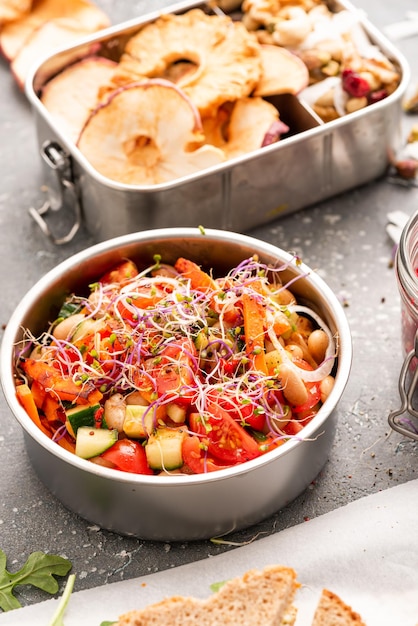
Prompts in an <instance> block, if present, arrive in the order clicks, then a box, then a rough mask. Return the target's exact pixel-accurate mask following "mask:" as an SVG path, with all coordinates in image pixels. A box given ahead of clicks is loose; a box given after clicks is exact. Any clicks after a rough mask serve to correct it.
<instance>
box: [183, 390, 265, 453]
mask: <svg viewBox="0 0 418 626" xmlns="http://www.w3.org/2000/svg"><path fill="white" fill-rule="evenodd" d="M206 409H207V412H208V413H209V417H208V418H207V419H206V420H205V421H203V420H202V418H201V416H200V415H199V414H198V413H191V414H190V426H191V429H192V430H193V431H195V432H196V433H197V434H200V435H203V436H205V437H207V439H208V441H209V443H208V451H209V454H210V455H212V456H214V457H216V458H217V459H219V460H220V461H222V462H223V463H230V464H236V463H244V462H245V461H249V460H251V459H255V458H256V457H258V456H260V450H259V448H258V444H257V442H256V441H255V440H254V439H253V438H252V437H251V435H250V434H249V433H248V432H247V431H246V430H245V429H244V428H243V427H242V426H240V425H239V424H238V423H237V422H236V421H235V420H234V418H233V417H231V416H230V415H229V413H228V411H225V409H223V408H222V407H221V406H220V405H219V404H217V403H216V402H213V401H208V402H207V405H206Z"/></svg>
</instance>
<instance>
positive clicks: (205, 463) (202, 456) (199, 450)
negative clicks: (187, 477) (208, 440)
mask: <svg viewBox="0 0 418 626" xmlns="http://www.w3.org/2000/svg"><path fill="white" fill-rule="evenodd" d="M201 443H202V442H201V440H200V439H199V437H196V436H192V437H186V438H185V439H184V441H183V444H182V455H183V461H184V464H185V465H187V467H188V468H189V469H191V470H192V472H194V473H195V474H204V473H206V472H215V471H217V470H221V469H226V468H227V467H230V466H229V465H220V464H219V463H217V462H216V461H215V460H214V459H212V458H210V457H209V456H208V451H207V450H205V449H204V447H202V445H201Z"/></svg>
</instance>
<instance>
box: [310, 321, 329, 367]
mask: <svg viewBox="0 0 418 626" xmlns="http://www.w3.org/2000/svg"><path fill="white" fill-rule="evenodd" d="M328 344H329V339H328V335H327V334H326V332H324V331H323V330H321V329H317V330H314V331H313V332H312V333H311V334H310V335H309V337H308V349H309V352H310V353H311V355H312V358H313V359H314V360H315V361H316V362H317V363H322V361H323V360H324V358H325V353H326V351H327V348H328Z"/></svg>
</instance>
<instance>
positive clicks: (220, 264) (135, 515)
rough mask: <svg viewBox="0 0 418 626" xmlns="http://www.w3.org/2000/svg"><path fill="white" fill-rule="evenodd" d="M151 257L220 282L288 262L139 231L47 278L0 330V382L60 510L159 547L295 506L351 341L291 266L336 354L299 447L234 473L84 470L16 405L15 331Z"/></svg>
mask: <svg viewBox="0 0 418 626" xmlns="http://www.w3.org/2000/svg"><path fill="white" fill-rule="evenodd" d="M156 253H158V254H161V255H162V257H163V261H164V262H167V263H170V262H174V261H175V260H176V258H177V257H179V256H185V257H188V258H190V259H193V260H194V261H195V262H197V263H199V264H200V265H202V266H204V267H206V268H213V269H214V273H215V275H216V274H218V275H223V274H225V273H226V272H227V271H229V270H230V269H231V268H232V267H234V266H235V265H238V263H239V262H241V261H242V260H243V259H246V258H248V257H250V256H252V255H253V254H255V253H256V254H258V255H259V258H260V261H261V262H264V263H269V264H274V265H278V264H282V263H283V262H288V261H290V260H291V256H290V255H289V254H288V253H286V252H284V251H282V250H280V249H279V248H276V247H274V246H272V245H269V244H267V243H264V242H262V241H259V240H257V239H254V238H251V237H248V236H244V235H239V234H235V233H231V232H227V231H218V230H207V231H206V232H205V234H202V232H201V231H200V230H199V229H197V228H172V229H158V230H151V231H145V232H140V233H134V234H130V235H125V236H122V237H119V238H116V239H112V240H110V241H107V242H104V243H100V244H98V245H95V246H93V247H91V248H89V249H87V250H84V251H83V252H80V253H78V254H76V255H74V256H73V257H71V258H69V259H68V260H66V261H64V262H63V263H61V264H60V265H58V266H57V267H56V268H54V269H53V270H51V271H50V272H49V273H48V274H46V275H45V276H44V277H43V278H42V279H41V280H40V281H39V282H38V283H37V284H36V285H35V286H34V287H33V288H32V289H31V290H30V291H29V292H28V293H27V295H26V296H25V297H24V298H23V299H22V301H21V302H20V304H19V305H18V307H17V308H16V311H15V312H14V314H13V315H12V317H11V319H10V321H9V323H8V325H7V328H6V331H5V335H4V339H3V343H2V352H1V370H0V373H1V380H2V385H3V389H4V393H5V396H6V400H7V402H8V404H9V406H10V408H11V410H12V413H13V414H14V416H15V417H16V419H17V420H18V422H19V423H20V425H21V426H22V428H23V432H24V437H25V443H26V447H27V451H28V454H29V457H30V459H31V462H32V464H33V466H34V468H35V470H36V472H37V473H38V475H39V476H40V478H41V480H42V481H43V482H44V483H45V485H46V486H47V487H48V488H49V489H50V491H51V492H52V493H53V494H54V495H55V496H56V497H57V498H58V499H59V500H61V501H62V502H63V504H64V505H65V506H67V507H68V508H69V509H71V510H73V511H75V512H76V513H77V514H79V515H80V516H81V517H83V518H85V519H87V520H89V521H90V522H94V523H96V524H98V525H99V526H101V527H102V528H105V529H108V530H111V531H115V532H118V533H121V534H125V535H133V536H135V537H139V538H142V539H150V540H164V541H177V540H179V541H180V540H181V541H183V540H194V539H205V538H210V537H215V536H218V535H221V534H224V533H228V532H231V531H235V530H238V529H241V528H245V527H248V526H250V525H252V524H255V523H257V522H259V521H261V520H262V519H264V518H266V517H268V516H269V515H271V514H273V513H274V512H275V511H278V510H279V509H281V508H282V507H284V506H286V504H288V503H289V502H290V501H292V500H293V499H294V498H296V496H298V495H299V494H300V493H301V492H302V491H303V490H304V489H305V488H306V487H307V486H308V485H309V483H310V482H311V481H312V480H313V479H314V478H315V477H316V476H317V474H318V473H319V471H320V470H321V468H322V467H323V465H324V464H325V462H326V460H327V458H328V455H329V452H330V448H331V445H332V442H333V438H334V433H335V425H336V419H337V415H336V412H335V411H334V409H335V407H336V405H337V403H338V401H339V400H340V397H341V395H342V393H343V390H344V388H345V385H346V383H347V380H348V376H349V372H350V368H351V359H352V346H351V335H350V330H349V326H348V323H347V320H346V317H345V314H344V311H343V309H342V306H341V305H340V303H339V301H338V299H337V298H336V296H335V295H334V294H333V292H332V291H331V289H330V288H329V287H328V286H327V285H326V284H325V283H324V281H323V280H322V279H321V278H320V277H319V276H318V275H316V274H315V273H313V272H312V271H311V270H310V269H309V268H308V267H307V266H306V265H304V264H303V263H302V264H300V265H296V264H295V263H290V264H289V267H288V269H286V270H285V271H284V272H283V274H282V277H283V280H284V281H286V282H287V280H291V279H293V278H295V277H298V276H300V278H298V280H295V281H294V282H293V284H292V291H293V292H294V293H295V295H296V297H297V298H298V300H299V301H300V302H304V303H308V304H309V306H311V307H312V308H313V309H314V310H316V311H317V312H318V313H319V314H320V315H321V316H322V318H323V319H324V321H325V322H326V323H327V324H328V326H329V328H330V329H331V331H332V332H333V334H334V335H335V336H336V337H337V345H338V364H337V369H336V372H335V385H334V388H333V390H332V392H331V394H330V396H329V398H328V399H327V401H326V402H325V404H324V405H323V406H322V407H321V409H320V410H319V412H318V414H317V415H316V416H315V418H314V419H313V420H312V421H311V422H310V423H309V424H308V425H307V426H306V427H305V429H304V430H303V436H304V440H296V439H293V440H291V441H288V442H287V443H285V444H284V445H282V446H280V447H279V448H277V449H276V450H274V451H272V452H269V453H267V454H265V455H263V456H262V457H258V458H256V459H254V460H252V461H249V462H247V463H244V464H242V465H238V466H235V467H232V468H229V469H226V470H221V471H218V472H212V473H210V474H201V475H193V476H181V475H179V476H143V475H134V474H127V473H124V472H119V471H117V470H111V469H108V468H105V467H100V466H98V465H95V464H93V463H90V462H88V461H85V460H83V459H81V458H78V457H76V456H75V455H74V454H71V453H70V452H67V451H66V450H64V449H63V448H61V447H60V446H58V445H57V444H56V443H54V442H52V441H51V440H50V439H49V438H48V437H47V436H45V435H44V434H43V433H42V432H41V431H40V430H39V429H38V428H37V427H36V426H35V425H34V423H33V422H32V421H31V420H30V418H29V417H28V415H27V414H26V412H25V411H24V409H23V408H22V407H21V406H20V404H19V402H18V401H17V399H16V394H15V385H14V377H13V362H14V360H15V345H16V342H18V341H19V340H21V339H22V329H23V328H29V329H30V330H31V331H32V333H33V334H34V335H38V334H40V332H41V331H42V330H43V329H44V328H45V325H46V323H47V322H48V321H49V320H51V319H54V317H55V316H56V314H57V311H58V309H59V306H60V304H61V302H62V301H63V299H64V297H65V296H66V295H67V294H68V293H72V292H75V293H80V292H81V291H82V290H83V288H85V286H86V285H87V284H89V283H90V282H94V281H95V280H97V277H98V276H100V275H101V274H102V273H104V272H105V271H107V270H108V269H110V268H112V267H113V266H115V265H116V264H117V263H118V262H119V261H120V260H122V259H124V258H130V259H133V260H134V261H136V262H137V263H138V264H139V265H140V266H147V265H150V264H151V263H152V260H153V255H154V254H156Z"/></svg>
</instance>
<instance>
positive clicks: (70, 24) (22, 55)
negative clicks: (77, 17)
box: [10, 18, 89, 88]
mask: <svg viewBox="0 0 418 626" xmlns="http://www.w3.org/2000/svg"><path fill="white" fill-rule="evenodd" d="M88 34H89V33H88V32H87V31H85V30H82V29H81V28H80V26H79V24H78V22H76V21H74V20H69V19H66V18H62V19H56V20H52V21H50V22H45V23H44V24H42V25H41V26H40V27H39V28H37V29H36V30H35V31H34V32H33V33H32V34H31V35H30V36H29V38H28V39H27V41H26V42H25V45H24V46H23V47H22V48H21V50H20V51H19V52H18V54H17V55H16V57H15V58H14V59H13V61H12V62H11V64H10V69H11V71H12V74H13V76H14V78H15V79H16V82H17V84H18V85H19V87H21V88H22V87H23V85H24V83H25V80H26V77H27V76H28V73H29V71H30V69H31V67H32V66H33V65H34V63H36V61H37V60H38V59H41V58H43V57H44V56H48V55H49V54H52V53H53V52H54V51H55V50H58V49H59V48H61V47H66V46H70V45H72V44H73V43H75V42H77V40H79V39H80V38H81V37H83V36H86V35H88ZM79 56H80V52H78V51H74V52H69V53H68V54H67V63H71V62H73V61H75V60H76V59H77V58H79ZM51 71H52V69H51Z"/></svg>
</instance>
